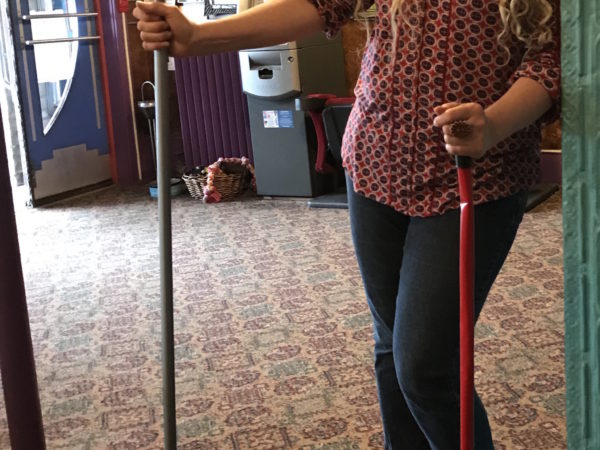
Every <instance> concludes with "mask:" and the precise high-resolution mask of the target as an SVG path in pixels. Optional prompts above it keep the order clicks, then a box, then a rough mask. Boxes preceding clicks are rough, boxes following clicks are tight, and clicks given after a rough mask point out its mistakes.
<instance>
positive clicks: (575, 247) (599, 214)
mask: <svg viewBox="0 0 600 450" xmlns="http://www.w3.org/2000/svg"><path fill="white" fill-rule="evenodd" d="M561 3H562V5H561V11H562V24H563V25H562V27H563V28H562V34H563V44H562V58H563V63H562V66H563V152H562V158H563V214H564V219H563V229H564V255H565V353H566V355H565V360H566V375H567V430H568V442H569V449H572V450H598V449H600V367H599V366H600V364H599V361H600V289H599V286H600V1H598V0H562V2H561Z"/></svg>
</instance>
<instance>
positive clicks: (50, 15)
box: [21, 13, 98, 22]
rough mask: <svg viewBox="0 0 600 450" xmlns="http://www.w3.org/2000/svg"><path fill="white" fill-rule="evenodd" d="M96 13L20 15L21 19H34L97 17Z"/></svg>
mask: <svg viewBox="0 0 600 450" xmlns="http://www.w3.org/2000/svg"><path fill="white" fill-rule="evenodd" d="M97 16H98V13H62V14H27V15H24V16H21V20H22V21H24V22H25V21H28V20H34V19H67V18H69V17H97Z"/></svg>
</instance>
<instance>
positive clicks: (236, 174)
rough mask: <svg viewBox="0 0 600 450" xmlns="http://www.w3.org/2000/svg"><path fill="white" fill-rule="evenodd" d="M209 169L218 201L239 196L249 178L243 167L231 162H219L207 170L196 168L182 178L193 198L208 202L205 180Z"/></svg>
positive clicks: (245, 168)
mask: <svg viewBox="0 0 600 450" xmlns="http://www.w3.org/2000/svg"><path fill="white" fill-rule="evenodd" d="M211 168H212V170H213V177H214V178H213V186H214V190H215V191H216V192H217V193H218V194H219V200H218V201H222V200H231V199H233V198H235V197H237V196H238V195H240V194H241V193H242V192H243V190H244V188H245V187H246V184H247V180H248V178H249V177H250V176H251V174H250V173H249V171H248V169H247V167H246V166H245V165H243V164H240V163H237V162H231V161H222V160H219V161H217V162H216V163H214V164H211V166H210V167H209V168H208V169H202V168H196V169H194V170H193V171H191V172H188V173H185V174H184V175H183V176H182V178H183V181H184V182H185V184H186V186H187V188H188V191H189V192H190V195H191V196H192V197H193V198H195V199H198V200H203V201H205V202H206V201H209V202H210V199H207V179H208V172H209V170H211Z"/></svg>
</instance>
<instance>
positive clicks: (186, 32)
mask: <svg viewBox="0 0 600 450" xmlns="http://www.w3.org/2000/svg"><path fill="white" fill-rule="evenodd" d="M133 16H134V17H135V18H136V19H138V24H137V28H138V30H140V38H141V39H142V47H143V48H144V49H145V50H148V51H153V50H158V49H162V48H168V49H169V54H170V55H172V56H187V55H191V54H192V53H193V49H192V44H193V35H194V28H195V24H194V23H193V22H191V21H190V20H189V19H188V18H187V17H185V15H184V14H183V13H182V12H181V11H180V10H179V8H178V7H177V6H173V5H167V4H165V3H161V2H143V1H138V2H136V7H135V9H134V10H133Z"/></svg>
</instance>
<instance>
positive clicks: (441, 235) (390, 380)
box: [348, 182, 527, 450]
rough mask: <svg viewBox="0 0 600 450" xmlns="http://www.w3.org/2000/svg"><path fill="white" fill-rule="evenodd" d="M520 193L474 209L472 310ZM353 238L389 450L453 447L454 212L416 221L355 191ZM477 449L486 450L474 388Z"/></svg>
mask: <svg viewBox="0 0 600 450" xmlns="http://www.w3.org/2000/svg"><path fill="white" fill-rule="evenodd" d="M526 199H527V196H526V193H525V192H522V193H519V194H516V195H513V196H511V197H508V198H505V199H501V200H498V201H494V202H490V203H486V204H483V205H479V206H476V207H475V264H476V270H475V312H476V315H477V316H478V315H479V313H480V312H481V308H482V307H483V304H484V302H485V299H486V297H487V294H488V292H489V290H490V288H491V286H492V283H493V282H494V279H495V278H496V276H497V274H498V272H499V271H500V268H501V267H502V264H503V263H504V260H505V258H506V256H507V254H508V251H509V249H510V247H511V245H512V242H513V240H514V237H515V234H516V232H517V228H518V226H519V224H520V222H521V219H522V217H523V212H524V209H525V202H526ZM348 203H349V210H350V223H351V227H352V238H353V240H354V247H355V250H356V255H357V258H358V263H359V267H360V271H361V275H362V278H363V284H364V286H365V291H366V295H367V301H368V304H369V308H370V310H371V313H372V316H373V324H374V337H375V351H374V353H375V376H376V380H377V390H378V395H379V404H380V408H381V416H382V420H383V430H384V441H385V448H386V449H387V450H390V449H393V450H404V449H405V450H419V449H429V448H431V449H434V450H438V449H439V450H450V449H458V448H459V440H460V438H459V432H460V425H459V422H460V420H459V404H460V400H459V332H458V322H459V308H458V306H459V286H458V265H459V264H458V263H459V217H460V212H459V211H458V210H455V211H450V212H447V213H445V214H442V215H439V216H434V217H427V218H420V217H408V216H406V215H403V214H401V213H399V212H397V211H395V210H394V209H392V208H390V207H389V206H385V205H383V204H380V203H378V202H376V201H373V200H370V199H367V198H365V197H364V196H361V195H358V194H356V193H355V192H354V191H353V189H352V183H351V182H348ZM474 426H475V449H476V450H487V449H493V448H494V445H493V442H492V435H491V431H490V426H489V423H488V419H487V414H486V412H485V408H484V406H483V404H482V403H481V400H480V399H479V396H478V395H477V394H475V422H474Z"/></svg>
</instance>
